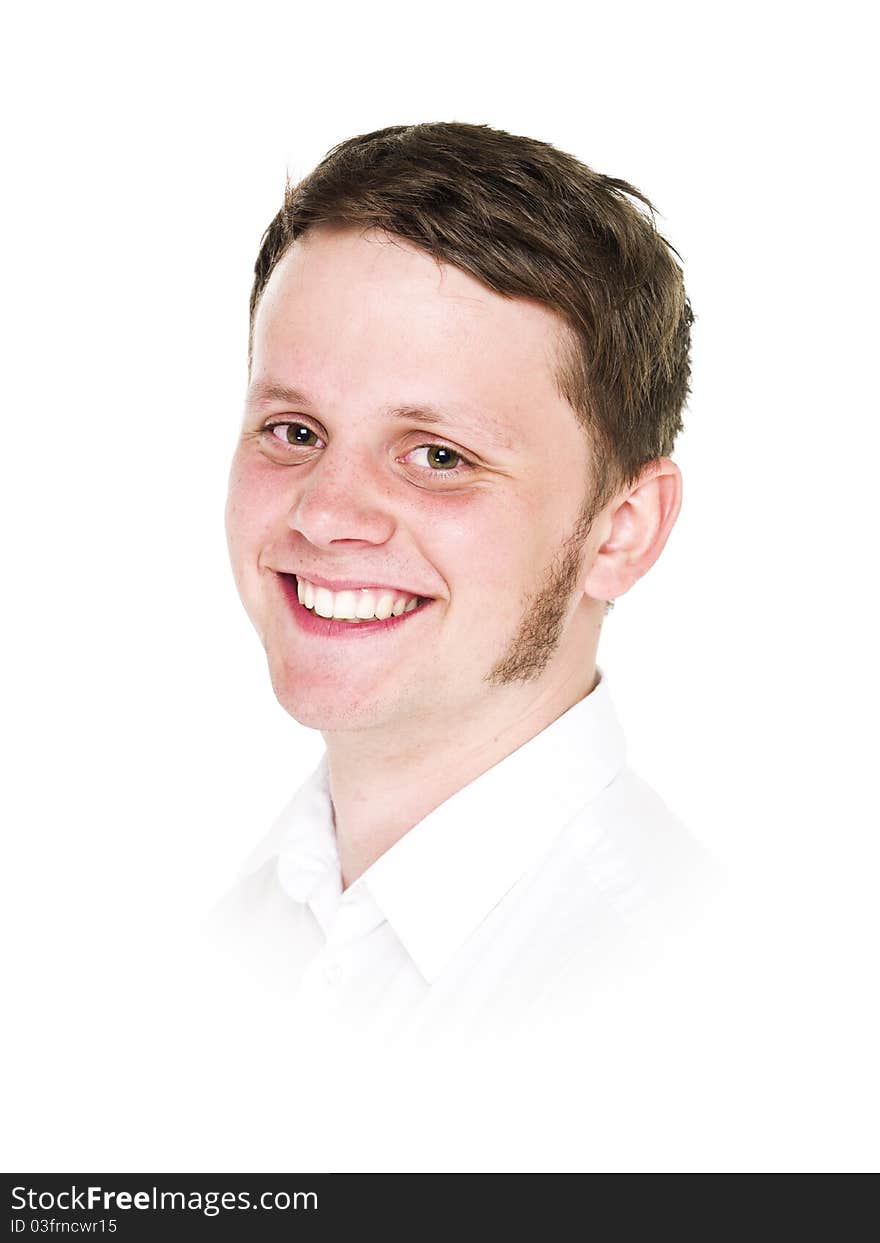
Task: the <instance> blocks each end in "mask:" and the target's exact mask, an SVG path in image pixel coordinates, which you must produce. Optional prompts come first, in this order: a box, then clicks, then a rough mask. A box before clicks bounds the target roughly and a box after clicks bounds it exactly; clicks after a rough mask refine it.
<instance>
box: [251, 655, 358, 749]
mask: <svg viewBox="0 0 880 1243" xmlns="http://www.w3.org/2000/svg"><path fill="white" fill-rule="evenodd" d="M269 672H270V676H271V678H272V689H273V690H274V692H275V698H276V699H277V700H278V702H279V703H280V704H281V707H282V708H283V709H284V711H285V712H286V713H287V714H288V716H292V717H293V719H294V720H295V721H297V722H299V724H300V725H304V726H306V728H307V729H317V730H320V731H321V732H322V733H325V732H332V731H334V730H345V729H368V728H370V727H371V726H374V725H377V724H378V723H379V722H380V720H381V717H382V707H381V704H380V703H379V702H378V701H377V699H376V697H375V695H364V696H361V697H358V696H357V695H354V694H353V693H352V691H351V689H350V688H349V689H345V688H341V687H331V686H315V685H310V684H307V683H306V681H305V680H304V679H303V678H302V676H301V675H300V676H299V677H297V678H296V679H292V678H291V677H290V676H289V673H288V674H287V675H286V676H285V674H284V673H281V674H276V672H275V670H273V669H272V668H271V665H270V670H269Z"/></svg>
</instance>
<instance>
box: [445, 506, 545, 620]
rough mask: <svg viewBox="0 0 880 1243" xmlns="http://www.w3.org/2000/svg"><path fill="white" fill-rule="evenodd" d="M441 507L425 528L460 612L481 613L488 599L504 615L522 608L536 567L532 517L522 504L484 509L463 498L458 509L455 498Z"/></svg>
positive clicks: (484, 507) (454, 603) (453, 601)
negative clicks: (507, 606) (509, 609)
mask: <svg viewBox="0 0 880 1243" xmlns="http://www.w3.org/2000/svg"><path fill="white" fill-rule="evenodd" d="M444 499H445V501H446V504H444V505H442V506H437V507H436V510H435V512H434V513H433V514H431V515H430V520H429V521H428V522H427V523H426V524H425V527H426V530H427V532H428V533H429V542H428V540H426V542H425V544H424V547H425V550H426V552H427V554H428V556H429V557H430V559H431V561H432V562H433V564H434V565H435V566H436V568H437V569H438V570H439V572H440V573H441V574H442V575H443V577H444V579H445V580H446V582H447V584H448V586H449V591H450V595H451V598H452V603H453V606H454V607H455V609H456V611H459V610H461V611H468V610H474V611H477V612H479V611H481V610H484V609H485V605H486V600H487V598H491V599H492V600H493V601H494V602H495V607H496V608H498V609H499V610H501V611H504V610H505V607H506V604H509V606H510V608H511V610H513V611H516V610H518V608H519V607H520V604H521V600H522V596H523V593H524V591H526V590H527V582H526V580H527V579H528V577H529V574H530V571H531V567H532V565H533V560H534V556H533V554H532V551H531V543H532V539H531V531H530V526H529V523H528V521H527V515H526V514H525V513H524V512H523V511H522V509H521V508H520V507H517V506H512V507H511V506H505V507H503V508H501V507H498V506H495V505H491V506H490V505H480V504H478V503H476V501H477V500H478V499H479V498H462V504H461V505H460V506H456V507H455V509H453V507H452V505H450V504H449V502H450V500H451V499H452V498H451V497H446V498H444Z"/></svg>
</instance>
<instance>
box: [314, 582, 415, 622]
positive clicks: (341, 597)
mask: <svg viewBox="0 0 880 1243" xmlns="http://www.w3.org/2000/svg"><path fill="white" fill-rule="evenodd" d="M296 590H297V595H298V596H299V602H300V604H304V605H305V607H306V608H307V609H314V610H315V612H316V613H317V614H318V615H319V617H338V618H340V619H342V620H344V621H369V620H370V619H371V618H374V617H377V618H379V620H380V621H384V620H385V619H386V618H388V617H392V616H394V617H399V616H400V614H401V613H411V612H412V611H413V609H414V608H415V607H416V605H417V604H418V602H419V597H418V596H411V595H409V594H408V593H407V592H397V591H385V590H383V589H382V588H374V587H361V588H359V589H358V590H357V591H328V589H327V588H326V587H316V586H315V585H314V584H313V583H309V582H307V581H306V580H305V579H304V578H297V580H296Z"/></svg>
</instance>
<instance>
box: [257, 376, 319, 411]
mask: <svg viewBox="0 0 880 1243" xmlns="http://www.w3.org/2000/svg"><path fill="white" fill-rule="evenodd" d="M245 400H246V403H247V405H249V406H258V405H260V404H261V403H262V402H269V401H280V402H283V403H284V404H290V405H293V406H308V405H311V401H310V399H309V397H308V396H307V395H306V394H305V393H304V392H302V391H301V390H300V389H298V388H291V387H290V386H289V385H287V384H279V383H278V382H277V381H275V380H258V381H257V382H256V383H255V384H252V385H251V386H250V388H249V389H248V391H247V397H246V399H245Z"/></svg>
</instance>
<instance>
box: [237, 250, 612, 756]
mask: <svg viewBox="0 0 880 1243" xmlns="http://www.w3.org/2000/svg"><path fill="white" fill-rule="evenodd" d="M559 333H560V324H559V320H558V319H557V318H556V316H555V315H553V314H552V313H551V312H550V311H548V310H546V309H545V308H543V307H540V306H538V305H537V304H534V303H531V302H527V301H525V300H522V299H509V298H503V297H501V296H499V295H497V294H494V293H492V292H491V291H490V290H488V289H486V288H485V287H484V286H483V285H481V284H480V283H479V282H478V281H476V280H474V279H473V278H471V277H470V276H468V275H467V274H465V273H464V272H462V271H460V270H459V269H457V268H455V267H452V266H450V265H447V264H443V265H438V264H437V263H436V262H435V261H434V260H433V259H432V258H431V257H430V256H428V255H426V254H425V253H423V252H422V251H420V250H418V249H417V248H415V247H412V246H410V245H409V244H407V243H405V242H403V241H401V240H399V239H389V238H387V237H385V236H384V235H382V234H378V233H375V232H372V233H367V234H361V233H359V232H358V231H357V230H352V229H344V230H343V229H329V228H321V229H316V230H314V231H312V232H310V233H308V234H307V235H306V236H305V237H304V238H302V239H301V240H300V241H298V242H297V243H295V244H294V246H293V247H292V248H291V250H290V251H289V252H288V253H287V255H286V256H285V257H284V259H283V260H282V261H281V262H280V263H279V264H278V266H277V267H276V268H275V270H274V271H273V273H272V276H271V278H270V280H269V283H268V285H267V286H266V289H265V291H264V293H263V296H262V299H261V302H260V306H259V309H258V312H257V316H256V321H255V325H254V349H253V366H252V377H251V385H250V389H249V396H248V401H247V405H246V411H245V419H244V426H243V431H242V437H241V440H240V442H239V445H238V448H237V450H236V453H235V457H234V460H233V465H232V472H231V477H230V487H229V499H228V505H227V531H228V537H229V545H230V552H231V557H232V564H233V569H234V572H235V578H236V582H237V585H238V589H239V592H240V594H241V597H242V600H243V601H244V604H245V607H246V608H247V611H248V613H249V615H250V617H251V620H252V621H253V623H254V625H255V626H256V628H257V631H258V633H259V634H260V637H261V639H262V641H263V644H264V646H265V648H266V652H267V656H268V661H269V668H270V674H271V677H272V683H273V686H274V688H275V692H276V694H277V696H278V698H279V700H280V701H281V703H282V705H283V706H284V707H285V708H286V709H287V711H288V712H290V714H291V715H292V716H294V717H295V718H296V719H297V720H298V721H300V722H302V723H303V724H305V725H309V726H312V727H314V728H317V729H322V730H339V729H359V728H375V727H386V728H387V727H391V728H401V729H403V730H404V731H406V732H407V733H410V731H413V729H414V727H415V729H416V730H417V729H418V727H419V726H420V725H421V726H423V727H426V728H427V729H428V730H430V728H431V726H432V725H433V727H434V728H436V727H437V726H438V725H444V724H445V727H447V728H449V729H455V722H456V721H457V720H460V721H461V722H462V723H464V721H465V720H467V719H474V718H476V717H478V716H479V714H480V712H481V710H483V709H484V708H485V704H486V700H487V697H488V696H492V695H496V696H497V695H503V694H505V693H509V692H510V688H511V687H512V686H519V687H528V688H529V692H528V693H529V694H533V693H534V694H535V695H537V694H538V693H540V691H541V688H542V685H544V684H546V686H544V689H547V688H548V687H549V685H550V683H552V682H553V681H554V680H556V681H559V680H562V679H564V677H565V675H566V670H568V669H570V668H571V667H573V666H572V662H573V660H576V651H577V648H578V646H579V645H581V644H583V642H584V634H585V630H584V626H585V602H584V599H583V595H582V593H580V592H579V591H578V590H577V581H576V580H577V578H578V570H579V568H580V564H581V555H582V552H585V555H586V556H589V555H590V551H591V550H590V547H589V540H587V544H586V549H584V535H585V533H586V532H585V527H586V526H587V525H588V524H586V523H584V521H583V514H584V509H583V507H584V502H585V492H586V481H587V479H588V478H589V471H590V465H589V460H588V444H587V439H586V436H585V434H584V431H583V430H582V428H581V426H580V425H579V424H578V422H577V421H576V418H575V416H574V414H573V412H572V410H571V408H570V406H569V405H568V404H567V403H566V402H565V400H564V399H563V398H562V397H561V396H560V395H559V392H558V391H557V386H556V381H555V369H556V367H557V360H558V350H559V340H560V337H559ZM306 584H312V585H313V586H314V587H320V586H322V585H323V586H324V587H325V589H326V592H319V593H318V594H317V595H316V596H315V597H314V604H313V607H312V609H311V610H310V609H309V608H308V607H307V605H308V603H309V601H310V600H311V599H312V597H311V595H310V594H309V592H310V588H309V587H307V586H306ZM333 588H335V589H336V590H335V592H333V591H332V589H333ZM328 592H329V593H331V594H327V593H328ZM383 596H384V597H386V599H385V602H384V605H383V601H382V598H383ZM416 600H417V601H418V603H417V604H415V603H414V601H416ZM302 601H304V603H303V602H302ZM331 608H332V609H333V611H334V612H335V614H336V617H337V620H334V621H325V620H323V619H322V618H321V617H320V616H318V615H317V614H316V611H315V610H317V613H321V612H324V613H327V612H328V611H330V609H331ZM371 608H373V609H375V611H376V612H378V613H379V615H380V616H379V618H378V619H376V618H374V619H373V620H362V621H354V620H344V619H343V618H342V617H341V616H340V615H349V616H350V615H353V614H355V613H357V612H360V613H365V614H369V613H370V612H371ZM389 608H393V610H394V611H393V613H392V616H391V617H390V618H387V611H388V609H389ZM401 609H403V610H404V611H403V612H401V611H400V610H401ZM383 613H384V614H386V618H387V619H383V618H382V614H383ZM395 614H396V615H395ZM412 736H418V734H417V733H415V734H413V735H412Z"/></svg>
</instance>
